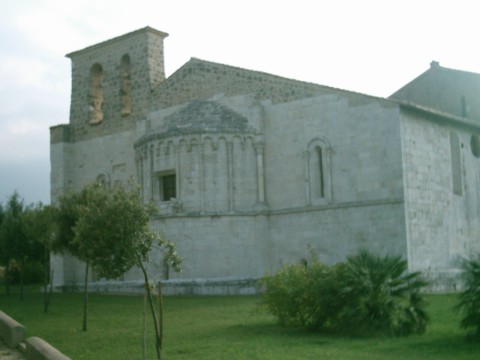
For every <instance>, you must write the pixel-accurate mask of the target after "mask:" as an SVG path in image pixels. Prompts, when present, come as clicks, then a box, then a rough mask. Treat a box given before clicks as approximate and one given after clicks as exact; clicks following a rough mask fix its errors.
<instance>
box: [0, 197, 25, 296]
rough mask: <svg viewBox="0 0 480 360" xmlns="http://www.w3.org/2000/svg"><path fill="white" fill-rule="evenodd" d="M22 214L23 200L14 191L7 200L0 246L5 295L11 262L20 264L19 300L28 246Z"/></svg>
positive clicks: (8, 287) (8, 288) (0, 232)
mask: <svg viewBox="0 0 480 360" xmlns="http://www.w3.org/2000/svg"><path fill="white" fill-rule="evenodd" d="M23 213H24V205H23V199H21V198H20V195H19V194H18V193H17V192H16V191H15V192H14V193H13V195H12V196H10V198H9V199H8V202H7V206H6V208H5V212H4V218H3V221H2V226H1V228H0V239H1V241H0V243H1V244H2V252H3V254H4V255H3V259H4V264H5V267H6V273H5V283H6V291H7V294H9V293H10V277H11V270H12V267H11V264H12V261H16V262H18V263H19V264H20V269H19V270H20V300H23V293H24V289H23V275H24V269H25V261H26V259H27V256H28V253H29V245H30V244H29V242H28V238H27V236H26V233H25V226H24V220H23Z"/></svg>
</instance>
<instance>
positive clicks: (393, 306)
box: [335, 251, 427, 336]
mask: <svg viewBox="0 0 480 360" xmlns="http://www.w3.org/2000/svg"><path fill="white" fill-rule="evenodd" d="M340 278H341V280H340V282H339V286H340V289H339V291H338V293H339V296H340V297H341V303H342V309H341V310H340V312H339V313H338V315H337V319H336V321H335V326H336V328H337V330H338V331H339V332H342V333H347V334H350V335H361V336H370V335H380V334H387V335H408V334H418V333H423V332H425V329H426V324H427V314H426V312H425V309H424V301H423V297H422V296H421V294H420V292H419V291H420V290H421V288H422V287H424V286H425V285H426V282H425V281H424V280H422V279H421V278H420V273H418V272H414V273H407V262H406V261H405V260H403V259H402V258H401V257H400V256H385V257H379V256H375V255H372V254H371V253H369V252H367V251H361V252H360V253H359V254H358V255H356V256H353V257H349V258H347V261H346V262H345V266H344V267H342V273H341V274H340Z"/></svg>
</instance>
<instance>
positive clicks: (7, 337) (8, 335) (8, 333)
mask: <svg viewBox="0 0 480 360" xmlns="http://www.w3.org/2000/svg"><path fill="white" fill-rule="evenodd" d="M0 337H1V338H2V339H3V341H5V343H6V344H7V346H8V347H11V348H16V347H17V346H18V345H19V344H20V343H21V342H22V341H23V340H24V339H25V327H24V326H23V325H22V324H20V323H18V322H17V321H16V320H14V319H12V318H11V317H10V316H8V315H7V314H5V313H4V312H3V311H0Z"/></svg>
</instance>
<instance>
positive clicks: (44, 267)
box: [43, 248, 49, 313]
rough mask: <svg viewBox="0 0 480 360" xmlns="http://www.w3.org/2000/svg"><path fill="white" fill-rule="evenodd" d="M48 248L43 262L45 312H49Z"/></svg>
mask: <svg viewBox="0 0 480 360" xmlns="http://www.w3.org/2000/svg"><path fill="white" fill-rule="evenodd" d="M48 253H49V252H48V250H47V249H46V248H45V253H44V259H43V261H44V263H43V312H44V313H47V312H48V296H49V294H48V275H49V266H48V265H49V262H48V255H47V254H48Z"/></svg>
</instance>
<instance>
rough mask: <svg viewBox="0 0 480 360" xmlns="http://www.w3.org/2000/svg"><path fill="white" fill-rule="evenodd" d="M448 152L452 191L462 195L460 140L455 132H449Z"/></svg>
mask: <svg viewBox="0 0 480 360" xmlns="http://www.w3.org/2000/svg"><path fill="white" fill-rule="evenodd" d="M450 153H451V158H452V185H453V193H454V194H456V195H462V158H461V154H460V141H459V139H458V135H457V134H456V133H455V132H453V131H452V132H451V133H450Z"/></svg>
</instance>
